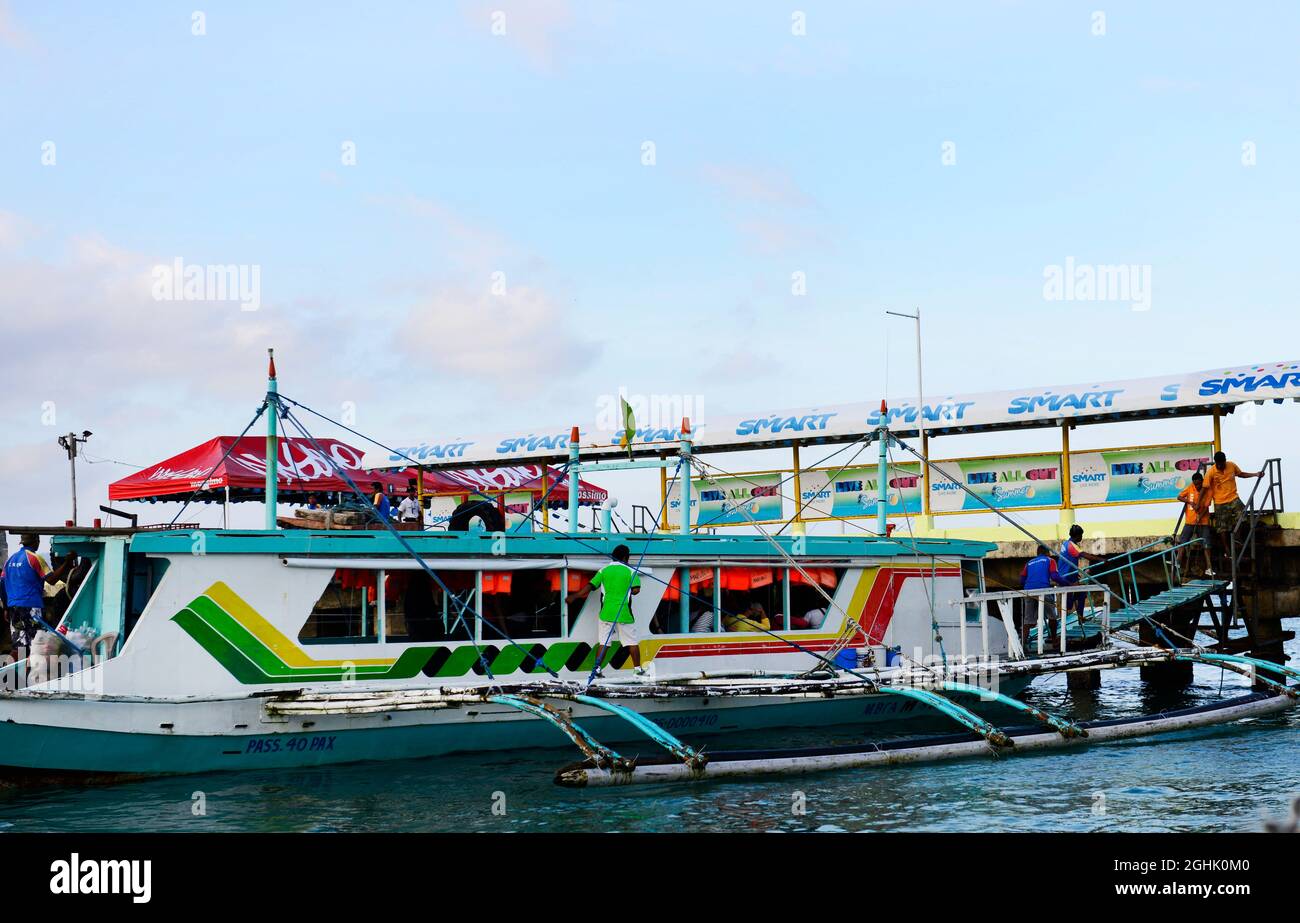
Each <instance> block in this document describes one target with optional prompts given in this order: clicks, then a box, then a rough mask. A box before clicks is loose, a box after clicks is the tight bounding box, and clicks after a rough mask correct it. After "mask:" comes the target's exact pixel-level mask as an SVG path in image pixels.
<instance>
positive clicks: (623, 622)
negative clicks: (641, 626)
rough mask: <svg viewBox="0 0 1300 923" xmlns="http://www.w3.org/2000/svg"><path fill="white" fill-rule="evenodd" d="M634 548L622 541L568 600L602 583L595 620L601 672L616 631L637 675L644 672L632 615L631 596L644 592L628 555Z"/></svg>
mask: <svg viewBox="0 0 1300 923" xmlns="http://www.w3.org/2000/svg"><path fill="white" fill-rule="evenodd" d="M631 556H632V549H630V548H628V547H627V545H619V546H618V547H617V548H615V549H614V552H613V554H612V555H610V557H612V558H613V559H614V560H613V561H612V562H611V563H609V564H606V565H605V566H604V567H602V568H601V569H600V570H598V571H596V574H595V576H594V577H592V578H591V582H590V583H588V584H587V585H586V586H585V587H583V588H582V589H581V590H577V591H575V592H573V593H570V594H569V595H568V596H567V597H566V599H565V601H566V602H569V603H573V602H576V601H578V600H580V599H586V598H587V597H588V596H590V595H591V591H592V590H594V589H596V588H597V587H600V589H601V591H602V593H603V597H602V599H601V604H600V618H598V619H597V620H596V645H595V647H596V675H597V676H601V675H603V674H602V673H601V667H603V666H604V665H605V647H606V646H607V644H608V641H609V640H611V639H612V638H613V636H614V634H615V633H617V635H618V640H619V643H620V644H622V645H623V646H624V647H626V648H627V649H628V651H629V652H630V653H631V655H632V666H633V668H634V671H635V672H636V674H637V675H638V676H644V675H645V672H646V671H645V667H643V666H641V644H640V641H639V640H638V639H637V635H636V620H635V619H634V618H633V616H632V597H633V596H636V595H638V594H639V593H640V592H641V575H640V574H638V573H637V572H636V571H634V570H633V569H632V566H631V565H630V564H628V559H629V558H631Z"/></svg>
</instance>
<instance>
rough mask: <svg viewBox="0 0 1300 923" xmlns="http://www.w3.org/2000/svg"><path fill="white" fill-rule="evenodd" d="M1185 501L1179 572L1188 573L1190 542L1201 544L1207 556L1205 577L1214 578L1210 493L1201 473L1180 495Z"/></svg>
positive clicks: (1194, 477) (1180, 537) (1202, 551)
mask: <svg viewBox="0 0 1300 923" xmlns="http://www.w3.org/2000/svg"><path fill="white" fill-rule="evenodd" d="M1178 499H1179V500H1181V501H1183V531H1182V532H1180V533H1178V544H1180V545H1182V546H1183V547H1181V548H1179V549H1178V571H1179V573H1183V574H1185V573H1186V572H1187V558H1188V554H1189V552H1190V551H1191V547H1192V546H1191V545H1190V544H1189V543H1190V542H1193V541H1199V542H1200V543H1201V553H1202V554H1204V555H1205V576H1207V577H1213V576H1214V567H1213V566H1212V565H1211V563H1210V492H1209V491H1208V490H1206V489H1205V476H1204V475H1202V474H1201V472H1199V471H1198V472H1196V473H1195V474H1193V475H1192V483H1190V484H1188V485H1187V486H1186V487H1184V488H1183V489H1182V491H1181V492H1180V493H1179V494H1178Z"/></svg>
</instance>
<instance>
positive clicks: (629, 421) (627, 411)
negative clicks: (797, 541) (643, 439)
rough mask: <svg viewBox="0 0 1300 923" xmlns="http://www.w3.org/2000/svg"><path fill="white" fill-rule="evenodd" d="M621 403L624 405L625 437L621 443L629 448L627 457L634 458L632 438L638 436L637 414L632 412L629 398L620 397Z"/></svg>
mask: <svg viewBox="0 0 1300 923" xmlns="http://www.w3.org/2000/svg"><path fill="white" fill-rule="evenodd" d="M618 401H619V403H620V404H622V405H623V438H622V440H620V441H619V445H621V446H622V447H623V448H625V449H627V457H628V458H629V459H631V458H632V440H633V439H634V438H636V415H635V414H633V413H632V405H631V404H629V403H628V402H627V398H624V397H620V398H619V399H618Z"/></svg>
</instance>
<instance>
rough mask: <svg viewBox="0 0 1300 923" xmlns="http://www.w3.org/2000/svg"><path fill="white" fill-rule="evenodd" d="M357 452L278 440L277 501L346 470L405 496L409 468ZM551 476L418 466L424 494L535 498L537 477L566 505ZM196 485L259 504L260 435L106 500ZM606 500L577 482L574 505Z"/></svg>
mask: <svg viewBox="0 0 1300 923" xmlns="http://www.w3.org/2000/svg"><path fill="white" fill-rule="evenodd" d="M232 446H233V448H232ZM318 446H319V448H318ZM227 453H229V454H227ZM363 454H364V453H363V452H361V451H360V450H359V449H355V448H353V447H352V446H350V445H348V444H347V443H345V442H340V441H339V440H337V439H317V440H315V443H313V442H312V441H311V440H308V439H296V438H288V437H282V438H281V439H280V465H279V483H280V492H281V495H282V499H284V500H286V501H288V502H298V501H299V500H300V499H301V498H303V497H305V496H306V495H307V494H309V493H317V494H325V493H335V492H345V491H349V490H350V488H349V487H348V484H347V481H345V480H344V479H343V478H342V477H341V476H340V475H339V474H338V470H343V471H346V472H347V475H348V477H350V478H351V479H352V480H353V482H354V483H355V484H356V485H357V486H358V487H359V488H361V490H362V491H363V492H369V491H370V489H371V485H372V484H374V482H376V481H378V482H379V483H380V484H382V485H383V486H384V489H385V490H387V491H390V492H392V493H405V492H406V488H407V486H408V485H409V484H413V483H415V478H416V471H415V469H414V468H386V469H384V470H382V471H366V470H365V469H364V468H362V467H361V458H362V455H363ZM223 458H224V460H223ZM209 473H210V474H211V476H210V477H208V475H209ZM205 477H207V483H206V485H204V478H205ZM559 478H560V472H559V471H557V470H556V469H554V468H548V469H545V471H543V468H542V467H541V466H540V465H517V466H514V467H509V468H477V469H470V470H465V471H437V472H433V471H426V472H425V473H424V492H425V494H433V495H460V494H464V495H469V494H472V493H474V492H475V491H479V492H482V493H485V494H496V493H501V492H511V493H513V492H515V491H525V490H526V491H529V492H530V493H532V494H533V495H534V496H535V497H540V496H541V495H542V494H543V493H544V490H543V481H545V487H546V490H549V499H548V500H547V505H548V506H562V505H564V504H567V503H568V500H569V491H568V486H567V485H565V484H557V483H556V482H557V481H558V480H559ZM200 486H202V487H203V493H202V494H201V495H200V499H207V500H212V499H219V498H218V497H216V496H215V495H217V494H220V495H221V496H222V497H224V495H225V489H226V488H227V487H229V488H230V494H231V497H230V499H231V500H232V501H234V502H241V501H245V500H255V501H257V502H261V500H262V494H263V492H264V489H265V486H266V438H265V437H261V436H245V437H244V438H243V439H237V437H235V436H218V437H217V438H215V439H210V440H208V441H207V442H205V443H203V444H202V445H198V446H195V447H194V448H192V449H190V450H189V451H187V452H182V453H181V454H180V455H176V456H174V457H172V458H169V459H167V460H166V461H162V462H158V463H157V464H156V465H151V466H149V467H148V468H145V469H144V470H142V471H137V472H136V473H135V474H132V475H130V476H129V477H125V478H122V479H121V480H120V481H115V482H114V483H112V484H110V485H109V488H108V497H109V499H110V500H150V501H157V500H178V499H183V498H185V497H188V496H189V495H190V494H192V493H193V492H194V491H196V490H198V489H199V487H200ZM608 497H609V492H608V491H605V490H602V489H601V488H599V487H597V486H596V485H594V484H590V483H588V482H586V481H581V480H580V481H579V482H578V502H579V503H581V504H582V505H584V506H595V505H598V504H601V503H604V502H605V500H606V499H608Z"/></svg>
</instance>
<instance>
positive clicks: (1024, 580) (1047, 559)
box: [1020, 545, 1065, 642]
mask: <svg viewBox="0 0 1300 923" xmlns="http://www.w3.org/2000/svg"><path fill="white" fill-rule="evenodd" d="M1064 582H1065V581H1063V580H1062V579H1061V576H1060V574H1058V573H1057V570H1056V559H1055V558H1053V557H1052V553H1051V552H1050V551H1049V550H1048V549H1047V546H1046V545H1039V546H1038V553H1037V555H1036V556H1035V557H1032V558H1030V559H1029V560H1028V561H1027V562H1026V563H1025V566H1024V567H1022V568H1021V569H1020V588H1021V589H1022V590H1045V589H1047V588H1048V587H1052V586H1061V585H1062V584H1063V583H1064ZM1040 598H1041V599H1042V600H1043V618H1044V619H1045V621H1046V624H1047V625H1052V624H1055V622H1056V603H1055V602H1054V601H1053V600H1052V598H1051V597H1050V596H1045V597H1038V596H1026V597H1024V598H1022V599H1021V600H1020V602H1021V609H1020V639H1021V641H1022V642H1026V641H1027V640H1028V632H1029V625H1030V623H1031V622H1033V623H1037V621H1038V600H1039V599H1040Z"/></svg>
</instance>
